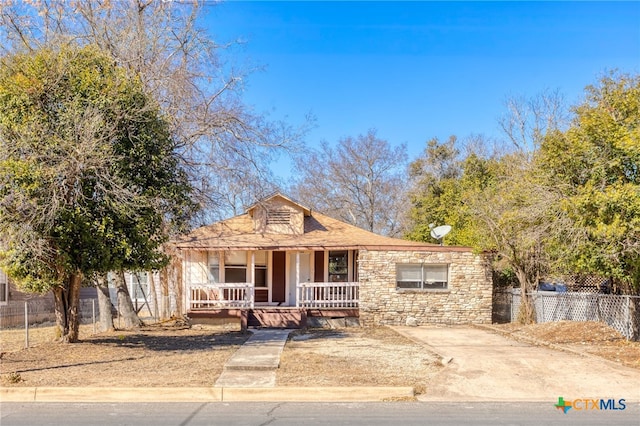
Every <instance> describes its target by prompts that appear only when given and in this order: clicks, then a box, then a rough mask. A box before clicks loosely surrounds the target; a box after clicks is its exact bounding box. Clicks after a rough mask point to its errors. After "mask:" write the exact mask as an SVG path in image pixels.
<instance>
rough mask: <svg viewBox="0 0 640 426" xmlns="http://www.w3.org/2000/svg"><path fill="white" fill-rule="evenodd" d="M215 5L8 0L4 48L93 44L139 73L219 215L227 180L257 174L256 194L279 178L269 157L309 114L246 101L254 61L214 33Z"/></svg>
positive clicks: (1, 37) (1, 10)
mask: <svg viewBox="0 0 640 426" xmlns="http://www.w3.org/2000/svg"><path fill="white" fill-rule="evenodd" d="M214 7H216V5H215V4H212V3H211V2H204V1H190V2H177V1H157V0H121V1H109V0H87V1H48V0H47V1H38V2H0V19H1V22H2V24H1V25H0V49H5V50H6V51H8V52H15V51H25V50H33V49H38V48H40V47H42V46H48V45H51V44H60V43H62V44H64V43H67V42H69V41H70V40H72V41H73V42H74V43H80V44H94V45H97V46H99V47H100V49H102V50H104V51H106V52H109V53H110V54H111V56H112V57H113V58H114V60H115V61H116V63H117V64H118V65H120V66H122V67H124V68H126V69H128V70H132V71H133V72H135V73H136V74H137V75H139V76H140V79H141V82H142V84H143V85H144V87H145V91H146V92H147V93H148V94H149V95H150V96H151V97H152V98H154V99H155V100H156V101H157V103H158V105H159V107H160V110H161V111H162V112H163V114H164V117H165V119H166V120H167V122H168V124H169V132H170V134H171V135H172V137H173V139H174V140H175V141H176V143H178V144H179V145H178V147H177V148H178V149H179V153H180V156H181V160H182V161H183V165H185V166H186V170H187V171H188V173H189V176H190V179H191V183H192V185H193V187H194V188H195V189H196V190H197V191H198V193H197V195H198V199H199V201H200V203H201V206H202V207H203V209H204V210H203V214H204V215H205V216H204V217H205V218H209V217H212V216H213V217H216V216H219V212H220V211H221V210H222V211H224V210H227V209H228V207H229V204H228V196H227V195H228V192H229V191H230V189H229V188H228V187H227V185H226V184H225V182H226V180H228V179H231V180H232V181H234V182H242V180H243V179H246V178H247V177H248V178H250V179H252V180H254V182H253V185H251V188H250V189H251V191H254V192H255V193H252V194H251V198H252V199H256V198H257V197H258V196H260V195H261V194H262V193H263V192H264V191H265V190H264V189H262V188H261V186H262V185H263V184H264V185H265V186H267V187H272V186H273V176H271V174H270V173H269V172H268V170H267V169H268V165H269V162H270V161H271V160H272V159H273V158H274V156H275V155H277V154H278V153H279V152H286V150H287V149H288V148H290V147H292V146H294V145H295V143H296V141H297V140H298V139H299V137H300V136H301V135H302V134H303V133H304V132H305V129H306V122H305V123H304V124H302V125H301V126H300V127H299V128H297V129H294V128H291V127H290V126H288V125H287V124H286V123H284V122H277V121H270V120H268V119H267V118H266V117H265V116H263V115H260V114H256V113H255V112H254V111H252V109H251V108H250V107H247V106H246V105H244V104H243V103H242V99H241V94H242V91H243V85H244V82H245V81H246V80H247V78H246V77H247V72H250V71H251V70H250V69H249V70H247V69H244V68H243V67H238V66H236V65H235V64H234V63H233V62H232V60H231V57H230V56H229V55H227V54H226V53H227V52H229V51H230V50H231V49H232V48H233V47H234V46H235V45H236V44H237V42H236V40H230V41H227V40H215V39H214V38H213V36H212V30H211V29H207V28H204V27H203V17H204V14H205V12H206V11H207V9H208V10H211V9H212V8H214ZM221 182H222V184H221ZM246 189H247V188H244V193H246ZM223 213H227V211H224V212H223Z"/></svg>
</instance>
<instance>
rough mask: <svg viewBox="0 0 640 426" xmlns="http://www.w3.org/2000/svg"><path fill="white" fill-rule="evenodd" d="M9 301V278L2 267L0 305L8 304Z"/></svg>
mask: <svg viewBox="0 0 640 426" xmlns="http://www.w3.org/2000/svg"><path fill="white" fill-rule="evenodd" d="M7 303H9V278H7V274H5V273H4V271H3V270H2V269H0V305H6V304H7Z"/></svg>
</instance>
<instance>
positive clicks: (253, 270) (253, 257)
mask: <svg viewBox="0 0 640 426" xmlns="http://www.w3.org/2000/svg"><path fill="white" fill-rule="evenodd" d="M249 263H250V265H249V268H250V272H249V282H250V283H251V289H249V292H248V296H249V298H250V300H249V307H250V308H251V309H253V302H254V300H255V291H256V252H255V251H253V250H252V251H251V261H250V262H249Z"/></svg>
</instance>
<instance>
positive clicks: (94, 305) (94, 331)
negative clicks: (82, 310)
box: [91, 299, 96, 334]
mask: <svg viewBox="0 0 640 426" xmlns="http://www.w3.org/2000/svg"><path fill="white" fill-rule="evenodd" d="M91 315H92V319H93V334H96V299H91Z"/></svg>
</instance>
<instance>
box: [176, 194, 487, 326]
mask: <svg viewBox="0 0 640 426" xmlns="http://www.w3.org/2000/svg"><path fill="white" fill-rule="evenodd" d="M174 244H175V247H176V248H177V249H178V250H179V252H180V254H181V258H182V283H183V284H182V286H183V288H184V291H183V292H182V293H183V294H182V297H183V301H182V305H183V306H184V307H185V311H186V312H185V313H186V314H187V315H189V316H190V317H191V318H192V319H193V320H194V321H195V320H198V321H204V320H206V319H214V318H231V317H238V318H240V319H241V320H242V321H243V325H245V326H246V325H247V324H248V325H263V326H283V327H284V326H303V325H304V324H306V323H307V322H308V321H311V320H312V319H317V318H339V317H357V318H359V321H360V324H362V325H365V326H368V325H382V324H395V325H404V324H407V323H416V324H427V323H446V324H459V323H490V322H491V303H492V282H491V275H490V269H489V268H488V263H487V261H486V260H485V259H484V258H483V257H482V256H481V255H477V254H474V253H473V252H472V251H471V249H470V248H468V247H454V246H441V245H435V244H426V243H418V242H413V241H406V240H401V239H396V238H389V237H384V236H381V235H377V234H374V233H371V232H368V231H365V230H363V229H360V228H358V227H355V226H352V225H349V224H347V223H344V222H341V221H339V220H336V219H333V218H330V217H328V216H325V215H323V214H320V213H317V212H312V211H311V210H310V209H308V208H306V207H304V206H302V205H300V204H299V203H297V202H295V201H293V200H291V199H290V198H288V197H286V196H284V195H282V194H279V193H278V194H275V195H272V196H270V197H268V198H266V199H264V200H262V201H260V202H258V203H256V204H254V205H253V206H251V207H249V208H248V209H247V210H246V213H245V214H242V215H239V216H235V217H232V218H230V219H227V220H224V221H221V222H217V223H214V224H212V225H208V226H204V227H201V228H198V229H195V230H194V231H192V232H191V233H189V234H188V235H186V236H183V237H181V238H179V239H178V240H176V241H174Z"/></svg>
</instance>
